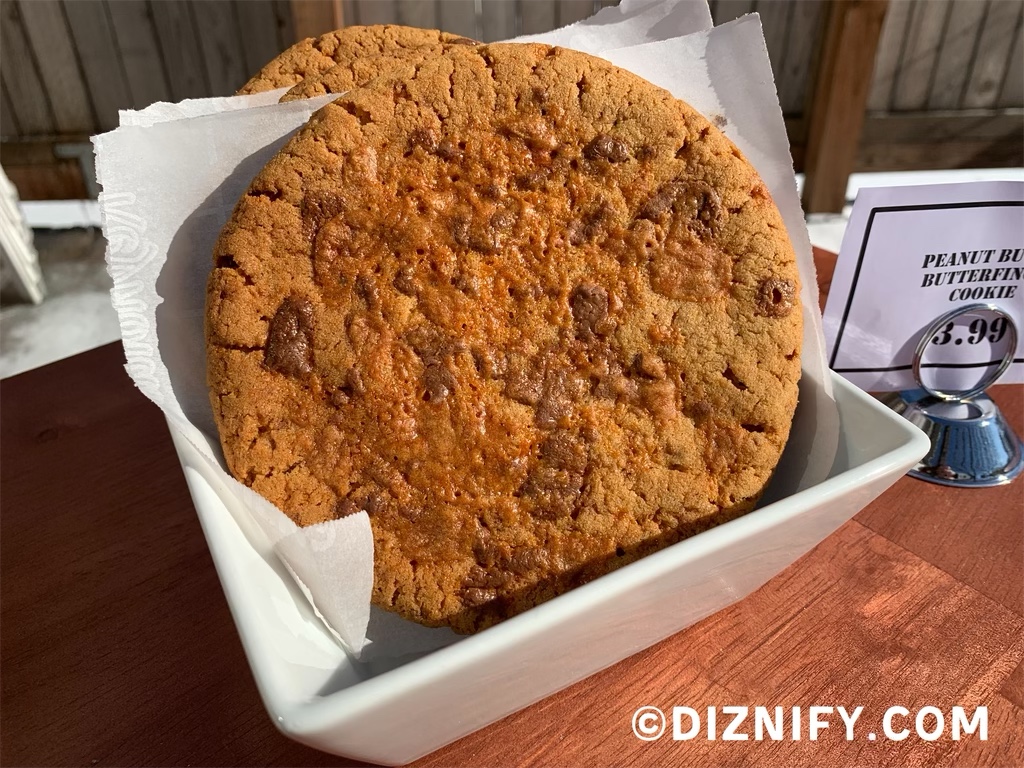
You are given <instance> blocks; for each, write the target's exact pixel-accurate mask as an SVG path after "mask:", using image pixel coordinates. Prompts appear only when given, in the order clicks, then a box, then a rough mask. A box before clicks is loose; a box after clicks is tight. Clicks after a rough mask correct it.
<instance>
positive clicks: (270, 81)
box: [236, 24, 477, 95]
mask: <svg viewBox="0 0 1024 768" xmlns="http://www.w3.org/2000/svg"><path fill="white" fill-rule="evenodd" d="M440 44H449V45H459V44H465V45H476V44H477V43H476V41H475V40H470V39H469V38H466V37H459V36H458V35H452V34H449V33H447V32H440V31H438V30H436V29H418V28H415V27H402V26H398V25H396V24H380V25H374V26H368V27H345V28H343V29H336V30H334V31H333V32H328V33H327V34H325V35H321V36H320V37H316V38H313V37H307V38H306V39H305V40H300V41H299V42H297V43H296V44H295V45H293V46H292V47H291V48H289V49H288V50H286V51H284V52H283V53H281V54H280V55H278V56H277V57H276V58H275V59H273V60H272V61H271V62H270V63H269V64H267V65H266V66H265V67H263V69H261V70H260V71H259V72H258V73H257V74H255V75H254V76H253V77H252V78H251V79H250V80H249V82H247V83H246V84H245V85H243V86H242V87H241V88H240V89H239V90H238V92H237V94H236V95H242V94H246V93H260V92H262V91H272V90H274V89H275V88H284V87H285V86H293V85H296V84H298V83H300V82H301V81H302V80H303V79H305V78H307V77H316V76H318V75H321V74H323V73H324V72H326V71H327V70H329V69H331V68H332V67H334V66H335V65H337V64H352V63H353V62H356V61H358V60H359V59H361V58H364V57H372V56H382V55H392V56H400V55H402V54H403V53H404V52H406V51H412V50H416V49H417V48H421V47H424V46H437V45H440Z"/></svg>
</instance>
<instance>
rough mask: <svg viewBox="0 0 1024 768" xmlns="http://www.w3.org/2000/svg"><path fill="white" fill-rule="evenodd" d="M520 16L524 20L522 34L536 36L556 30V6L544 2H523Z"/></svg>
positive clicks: (535, 0)
mask: <svg viewBox="0 0 1024 768" xmlns="http://www.w3.org/2000/svg"><path fill="white" fill-rule="evenodd" d="M519 15H520V18H521V19H522V34H524V35H536V34H540V33H541V32H548V31H549V30H552V29H554V28H555V26H556V24H557V21H556V19H555V4H554V3H549V2H545V1H544V0H521V2H520V3H519Z"/></svg>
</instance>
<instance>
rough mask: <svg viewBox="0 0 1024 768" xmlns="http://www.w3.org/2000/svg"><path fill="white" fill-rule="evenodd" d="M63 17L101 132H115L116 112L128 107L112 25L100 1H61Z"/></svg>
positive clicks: (124, 81)
mask: <svg viewBox="0 0 1024 768" xmlns="http://www.w3.org/2000/svg"><path fill="white" fill-rule="evenodd" d="M64 14H65V15H66V16H67V20H68V27H69V28H70V30H71V36H72V38H73V39H74V41H75V49H76V50H77V52H78V60H79V62H80V63H81V65H82V74H83V75H84V76H85V82H86V84H87V85H88V88H89V98H90V99H91V101H92V106H93V110H94V112H95V114H96V120H97V122H98V123H99V129H100V130H101V131H109V130H113V129H114V128H117V125H118V121H117V110H119V109H126V108H128V107H129V106H131V94H130V93H129V91H128V80H127V78H126V77H125V71H124V66H123V65H122V62H121V59H120V57H119V56H118V55H117V41H116V39H115V38H114V29H113V25H112V24H111V22H110V17H109V16H108V15H107V7H106V3H105V2H104V1H103V0H64Z"/></svg>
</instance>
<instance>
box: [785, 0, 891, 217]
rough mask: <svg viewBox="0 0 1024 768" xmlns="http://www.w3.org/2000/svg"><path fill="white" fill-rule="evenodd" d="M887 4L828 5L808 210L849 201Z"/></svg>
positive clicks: (810, 141)
mask: <svg viewBox="0 0 1024 768" xmlns="http://www.w3.org/2000/svg"><path fill="white" fill-rule="evenodd" d="M886 6H887V0H837V2H834V3H832V4H831V5H829V7H828V13H829V16H828V25H827V28H826V33H825V48H824V50H825V57H824V58H823V60H822V62H821V67H820V69H819V71H818V82H817V83H816V84H815V88H814V99H813V101H812V107H813V108H812V111H811V114H810V127H809V129H808V138H807V150H806V155H805V157H804V172H805V173H806V175H807V176H806V182H805V183H804V192H803V205H804V210H805V211H806V212H808V213H820V212H824V211H829V212H832V211H834V212H838V211H841V210H842V209H843V205H844V204H845V202H846V182H847V179H848V177H849V175H850V173H851V172H852V171H853V168H854V163H855V162H856V157H857V146H858V144H859V141H860V131H861V127H862V125H863V123H864V110H865V105H866V103H867V99H868V90H869V88H870V86H871V65H872V62H874V60H875V51H876V50H877V48H878V40H879V35H880V33H881V31H882V23H883V21H884V19H885V12H886Z"/></svg>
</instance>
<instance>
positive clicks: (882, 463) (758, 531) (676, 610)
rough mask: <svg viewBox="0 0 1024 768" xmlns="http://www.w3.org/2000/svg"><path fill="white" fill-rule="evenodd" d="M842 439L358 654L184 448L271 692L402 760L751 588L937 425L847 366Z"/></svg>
mask: <svg viewBox="0 0 1024 768" xmlns="http://www.w3.org/2000/svg"><path fill="white" fill-rule="evenodd" d="M832 380H833V385H834V388H835V398H836V403H837V405H838V409H839V418H840V441H839V450H838V453H837V456H836V459H835V462H834V464H833V467H832V471H831V473H830V474H829V477H828V478H827V479H826V480H825V481H824V482H822V483H820V484H818V485H816V486H814V487H812V488H809V489H807V490H804V491H801V492H799V493H796V494H794V495H792V496H789V497H787V498H784V499H782V500H779V501H776V502H774V503H771V504H767V505H766V506H764V507H762V508H759V509H757V510H755V511H754V512H751V513H750V514H747V515H745V516H744V517H741V518H739V519H737V520H733V521H731V522H729V523H726V524H724V525H721V526H718V527H716V528H713V529H711V530H709V531H705V532H704V533H701V534H698V535H697V536H693V537H692V538H689V539H686V540H684V541H681V542H679V543H678V544H674V545H672V546H670V547H668V548H666V549H664V550H661V551H660V552H657V553H655V554H652V555H649V556H647V557H645V558H643V559H641V560H639V561H637V562H635V563H631V564H630V565H627V566H625V567H623V568H620V569H619V570H617V571H614V572H612V573H610V574H607V575H605V576H603V577H601V578H599V579H596V580H595V581H592V582H590V583H588V584H585V585H583V586H581V587H579V588H577V589H575V590H573V591H571V592H568V593H566V594H564V595H561V596H559V597H557V598H555V599H553V600H551V601H549V602H547V603H544V604H543V605H540V606H537V607H536V608H533V609H531V610H529V611H527V612H526V613H524V614H521V615H519V616H516V617H514V618H512V619H509V620H508V621H505V622H503V623H502V624H499V625H498V626H496V627H492V628H491V629H488V630H486V631H484V632H481V633H480V634H477V635H473V636H470V637H466V638H464V639H462V640H460V641H458V642H457V643H455V644H454V645H451V646H448V647H446V648H442V649H441V650H438V651H434V652H433V653H430V654H427V655H425V656H421V657H419V658H408V659H403V660H397V661H391V662H389V663H381V662H377V663H361V662H355V661H353V660H351V659H350V658H349V657H348V656H346V655H345V653H344V652H343V651H342V650H341V648H340V647H339V646H338V645H337V644H336V643H335V642H334V641H333V640H332V639H331V637H330V635H329V634H328V633H327V631H326V630H325V629H324V628H323V626H322V625H321V624H320V622H319V620H318V619H317V618H316V617H315V616H314V615H313V613H312V610H311V609H310V607H309V605H308V603H307V602H306V601H305V599H304V598H303V597H302V595H301V594H300V593H299V591H298V590H297V588H296V587H295V586H294V584H293V583H292V581H291V579H290V578H289V577H288V575H287V574H286V572H285V570H284V568H283V567H282V566H281V565H280V564H279V563H278V562H277V560H276V557H275V556H274V555H273V554H272V552H271V550H270V547H269V544H267V542H266V541H265V539H263V537H262V535H261V534H260V533H259V531H258V530H257V529H255V526H252V525H251V524H247V522H246V519H245V516H244V512H242V510H240V509H239V508H238V505H237V502H235V501H234V499H233V498H232V496H231V494H230V493H229V492H228V491H227V488H226V486H225V484H224V482H223V480H222V479H221V478H220V477H219V476H218V475H217V474H216V473H215V472H213V471H211V469H210V467H209V465H208V464H207V463H206V462H205V461H204V460H203V459H202V457H201V456H200V455H199V454H198V453H197V452H196V450H195V448H193V447H192V445H191V444H190V443H189V442H188V441H187V440H186V439H185V438H184V437H183V436H182V435H181V434H180V433H179V432H178V431H177V430H176V429H175V428H174V427H171V435H172V437H173V439H174V444H175V447H176V449H177V451H178V456H179V458H180V460H181V464H182V467H183V468H184V471H185V477H186V480H187V482H188V486H189V490H190V491H191V493H192V498H193V500H194V501H195V505H196V510H197V511H198V513H199V519H200V521H201V523H202V526H203V531H204V533H205V535H206V540H207V542H208V544H209V546H210V551H211V553H212V555H213V560H214V563H215V564H216V567H217V572H218V574H219V576H220V580H221V584H222V585H223V587H224V592H225V594H226V596H227V600H228V604H229V606H230V608H231V613H232V615H233V616H234V619H235V623H236V624H237V626H238V631H239V634H240V635H241V639H242V644H243V646H244V647H245V652H246V655H247V656H248V659H249V664H250V666H251V667H252V671H253V675H254V677H255V678H256V684H257V686H258V687H259V690H260V694H261V696H262V697H263V702H264V704H265V705H266V708H267V710H268V711H269V713H270V715H271V717H272V718H273V720H274V722H275V724H276V725H277V726H278V728H280V729H281V730H282V731H283V732H284V733H285V734H287V735H288V736H290V737H291V738H293V739H295V740H297V741H300V742H302V743H304V744H308V745H309V746H312V747H316V748H317V749H321V750H324V751H326V752H331V753H334V754H337V755H342V756H345V757H351V758H356V759H360V760H366V761H370V762H375V763H381V764H385V765H402V764H404V763H408V762H411V761H412V760H415V759H416V758H418V757H420V756H422V755H424V754H427V753H428V752H432V751H433V750H435V749H438V748H439V747H442V746H444V745H445V744H448V743H449V742H452V741H454V740H456V739H458V738H461V737H462V736H465V735H466V734H468V733H472V732H473V731H475V730H477V729H479V728H482V727H484V726H485V725H487V724H489V723H492V722H494V721H495V720H498V719H500V718H502V717H504V716H505V715H507V714H510V713H511V712H515V711H516V710H518V709H521V708H523V707H525V706H527V705H529V704H532V703H533V702H535V701H538V700H539V699H542V698H544V697H545V696H548V695H550V694H552V693H554V692H555V691H558V690H560V689H562V688H565V687H566V686H568V685H571V684H572V683H574V682H577V681H578V680H581V679H583V678H584V677H586V676H588V675H591V674H593V673H594V672H597V671H599V670H601V669H603V668H605V667H607V666H609V665H611V664H614V663H615V662H617V661H619V660H621V659H623V658H626V657H627V656H629V655H631V654H633V653H636V652H637V651H640V650H642V649H644V648H647V647H648V646H651V645H653V644H654V643H657V642H658V641H659V640H662V639H664V638H665V637H668V636H669V635H672V634H674V633H676V632H678V631H680V630H682V629H684V628H685V627H688V626H690V625H691V624H693V623H695V622H697V621H699V620H700V619H702V618H704V617H705V616H708V615H710V614H711V613H714V612H715V611H718V610H721V609H722V608H724V607H726V606H727V605H730V604H731V603H734V602H736V601H737V600H740V599H741V598H743V597H744V596H746V595H748V594H750V593H751V592H753V591H754V590H755V589H757V588H758V587H760V586H761V585H762V584H764V583H765V582H766V581H768V580H769V579H770V578H772V577H773V576H774V575H775V574H777V573H779V572H780V571H782V570H783V569H784V568H785V567H786V566H788V565H789V564H790V563H792V562H793V561H795V560H796V559H797V558H799V557H800V556H801V555H803V554H804V553H805V552H807V551H809V550H810V549H811V548H813V547H814V546H815V545H816V544H818V543H819V542H820V541H822V540H823V539H824V538H825V537H826V536H828V535H829V534H830V533H832V532H833V531H834V530H835V529H837V528H838V527H839V526H840V525H842V524H843V523H844V522H845V521H846V520H848V519H849V518H851V517H852V516H853V515H854V514H856V513H857V512H858V511H859V510H860V509H862V508H863V507H865V506H866V505H867V504H868V503H869V502H871V501H872V500H873V499H874V498H875V497H877V496H878V495H880V494H881V493H882V492H883V491H885V490H886V489H887V488H888V487H889V486H890V485H892V484H893V483H894V482H896V480H898V479H899V478H900V477H901V476H902V475H903V474H904V473H905V472H906V471H907V470H908V469H909V468H910V467H912V466H913V465H914V464H915V463H916V462H917V460H918V459H920V458H921V457H922V456H923V455H924V454H925V453H926V452H927V450H928V448H929V444H928V439H927V438H926V437H925V435H924V433H922V432H921V431H920V430H918V429H917V428H916V427H914V426H913V425H911V424H910V423H909V422H907V421H904V420H903V419H902V418H901V417H900V416H897V415H896V414H895V413H893V412H892V411H890V410H888V409H887V408H886V407H884V406H883V405H881V404H880V403H878V402H877V401H875V400H874V399H873V398H871V397H869V396H868V395H866V394H864V393H863V392H861V391H860V390H858V389H856V388H855V387H853V386H852V385H850V384H849V383H847V382H846V381H845V380H844V379H842V378H840V377H839V376H837V375H835V374H833V378H832Z"/></svg>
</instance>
